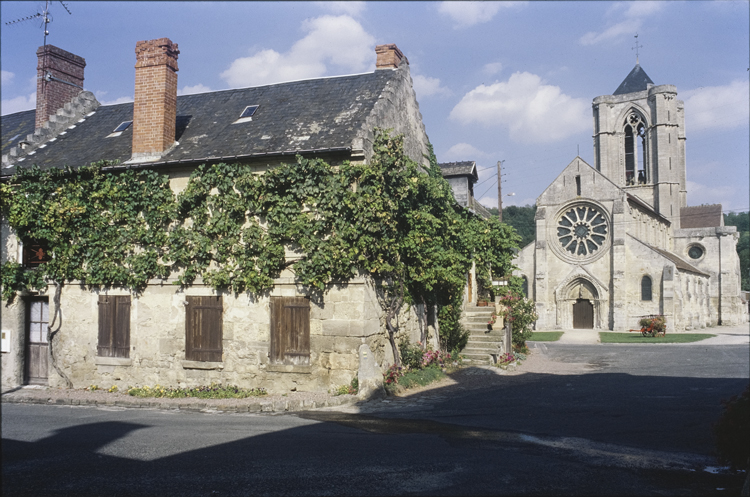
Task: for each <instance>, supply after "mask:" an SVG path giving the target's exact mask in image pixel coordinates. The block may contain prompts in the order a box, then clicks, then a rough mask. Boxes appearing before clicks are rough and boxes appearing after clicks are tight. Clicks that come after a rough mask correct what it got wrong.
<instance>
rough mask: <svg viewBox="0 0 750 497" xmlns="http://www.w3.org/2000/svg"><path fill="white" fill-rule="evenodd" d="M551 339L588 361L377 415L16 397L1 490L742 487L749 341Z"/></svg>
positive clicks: (7, 427)
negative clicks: (724, 407) (717, 441)
mask: <svg viewBox="0 0 750 497" xmlns="http://www.w3.org/2000/svg"><path fill="white" fill-rule="evenodd" d="M539 346H540V349H539V351H538V353H544V354H545V355H546V356H547V357H548V358H550V359H551V360H554V361H563V362H573V363H582V364H585V367H584V368H582V370H581V372H580V374H567V375H550V374H536V373H528V374H522V375H517V376H504V377H500V378H499V380H497V379H496V380H497V381H493V382H491V383H492V386H491V387H488V388H486V389H481V390H466V391H465V392H462V393H458V394H455V395H451V396H446V397H444V398H442V399H441V400H440V401H439V402H433V403H431V404H430V405H429V406H424V405H420V404H418V403H416V402H415V403H414V405H412V406H406V408H402V409H398V410H395V409H394V410H383V411H382V412H377V413H372V414H369V415H363V414H357V413H354V412H342V411H341V410H339V411H334V410H324V411H307V412H302V413H298V414H286V415H257V414H254V415H251V414H232V415H229V414H205V413H189V412H174V411H157V410H140V409H139V410H136V409H122V408H109V409H103V408H93V407H70V406H59V407H56V406H43V405H23V404H3V410H2V439H3V440H2V456H3V460H2V476H3V481H2V491H3V495H4V496H8V495H33V496H39V495H75V496H81V495H108V496H129V495H160V496H161V495H196V496H210V495H217V496H225V495H279V494H283V495H397V494H398V495H404V494H421V495H424V494H429V495H432V494H442V495H494V494H522V493H524V494H544V495H548V494H558V495H572V494H575V495H622V494H637V495H644V494H669V495H711V494H712V495H738V494H739V487H740V486H741V484H742V480H743V479H744V476H743V475H733V474H730V473H727V472H725V471H718V472H714V471H715V470H714V469H713V467H714V466H716V462H715V459H714V457H713V455H712V449H713V445H712V441H711V434H710V427H711V424H712V423H713V422H714V421H715V420H716V418H717V416H718V415H719V413H720V410H721V408H720V404H719V402H720V400H721V399H723V398H727V397H729V396H731V395H733V394H736V393H739V392H740V391H741V390H742V389H743V388H744V386H745V385H746V384H747V382H748V376H749V374H748V372H749V371H750V364H749V358H748V356H749V354H748V347H747V346H739V347H738V346H713V347H706V348H703V347H685V346H669V345H665V346H652V347H629V346H621V345H620V346H618V345H597V346H583V345H563V344H547V345H544V346H543V347H542V346H541V345H539ZM461 378H462V377H461V375H459V376H457V377H456V379H457V380H458V381H459V386H460V382H461ZM454 390H455V389H454ZM720 489H722V490H720Z"/></svg>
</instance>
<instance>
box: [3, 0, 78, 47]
mask: <svg viewBox="0 0 750 497" xmlns="http://www.w3.org/2000/svg"><path fill="white" fill-rule="evenodd" d="M59 2H60V5H62V6H63V8H64V9H65V10H66V12H67V13H68V14H70V15H73V13H72V12H71V11H70V9H69V8H68V6H67V5H66V4H65V2H63V1H62V0H59ZM51 4H52V2H51V1H50V0H47V1H45V2H44V10H42V11H41V12H36V13H35V14H32V15H30V16H26V17H22V18H20V19H16V20H15V21H8V22H6V23H5V25H6V26H10V25H11V24H18V23H21V22H25V21H30V20H32V19H38V18H40V17H41V18H42V24H41V26H40V27H41V28H42V29H43V30H44V46H45V47H46V46H47V35H48V34H49V29H47V27H48V26H47V25H48V24H49V23H51V22H52V15H51V14H50V12H49V8H50V5H51Z"/></svg>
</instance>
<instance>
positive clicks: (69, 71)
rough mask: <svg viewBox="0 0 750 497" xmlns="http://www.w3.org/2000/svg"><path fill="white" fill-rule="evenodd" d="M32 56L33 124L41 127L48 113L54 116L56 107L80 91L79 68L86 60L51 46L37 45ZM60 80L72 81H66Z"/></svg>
mask: <svg viewBox="0 0 750 497" xmlns="http://www.w3.org/2000/svg"><path fill="white" fill-rule="evenodd" d="M36 56H37V66H36V76H37V78H36V122H35V125H34V127H35V128H41V127H42V125H44V123H45V122H47V121H49V118H50V116H53V115H55V112H57V110H58V109H61V108H62V107H63V106H64V105H65V104H66V103H68V102H70V101H71V100H72V99H73V97H75V96H77V95H78V94H79V93H81V92H82V91H83V68H84V67H86V61H85V60H84V58H83V57H79V56H78V55H74V54H72V53H70V52H66V51H65V50H63V49H61V48H57V47H55V46H53V45H45V46H43V47H39V48H38V49H37V51H36ZM50 76H51V77H50ZM60 80H62V81H60ZM64 81H67V82H68V83H72V84H66V83H64ZM73 85H75V86H73ZM76 86H78V87H79V88H76Z"/></svg>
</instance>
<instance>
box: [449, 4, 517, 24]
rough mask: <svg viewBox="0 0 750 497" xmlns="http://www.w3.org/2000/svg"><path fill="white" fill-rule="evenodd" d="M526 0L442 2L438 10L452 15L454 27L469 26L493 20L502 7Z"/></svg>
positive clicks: (514, 5) (508, 6) (512, 5)
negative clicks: (508, 0) (509, 0)
mask: <svg viewBox="0 0 750 497" xmlns="http://www.w3.org/2000/svg"><path fill="white" fill-rule="evenodd" d="M525 3H526V2H440V6H439V7H438V12H440V13H441V14H443V15H445V16H448V17H450V18H451V19H452V20H453V22H455V23H456V24H455V25H454V26H453V29H460V28H467V27H469V26H474V25H475V24H480V23H483V22H488V21H491V20H492V18H493V17H495V15H496V14H497V13H498V12H499V11H500V9H501V8H510V7H516V6H518V5H522V4H525Z"/></svg>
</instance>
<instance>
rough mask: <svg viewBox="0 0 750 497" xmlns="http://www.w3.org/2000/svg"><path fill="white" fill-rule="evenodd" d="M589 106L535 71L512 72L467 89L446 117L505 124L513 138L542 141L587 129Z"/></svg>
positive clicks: (482, 122) (531, 141)
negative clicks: (545, 80) (505, 78)
mask: <svg viewBox="0 0 750 497" xmlns="http://www.w3.org/2000/svg"><path fill="white" fill-rule="evenodd" d="M590 108H591V107H590V104H589V102H588V101H587V100H584V99H581V98H573V97H571V96H569V95H566V94H564V93H563V92H562V90H561V89H560V87H558V86H552V85H546V84H543V83H542V80H541V78H540V77H539V76H537V75H535V74H530V73H528V72H516V73H514V74H513V75H512V76H511V77H510V78H509V79H508V81H505V82H497V83H494V84H492V85H489V86H485V85H480V86H477V87H476V88H474V89H473V90H471V91H470V92H469V93H467V94H466V95H464V97H463V98H462V99H461V101H460V102H459V103H458V104H457V105H456V106H455V107H454V108H453V110H452V111H451V114H450V117H451V119H455V120H457V121H459V122H460V123H462V124H471V123H479V124H484V125H487V126H498V125H499V126H503V127H506V128H508V130H509V132H510V137H511V139H513V140H514V141H516V142H521V143H545V142H553V141H557V140H561V139H563V138H566V137H568V136H571V135H573V134H575V133H578V132H580V131H583V130H585V129H587V128H588V127H589V125H590V121H591V115H590V114H591V110H590Z"/></svg>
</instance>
